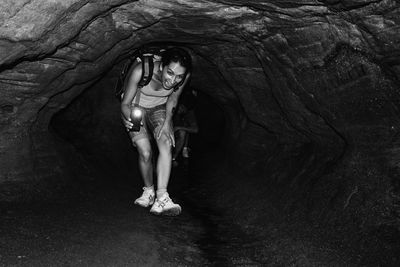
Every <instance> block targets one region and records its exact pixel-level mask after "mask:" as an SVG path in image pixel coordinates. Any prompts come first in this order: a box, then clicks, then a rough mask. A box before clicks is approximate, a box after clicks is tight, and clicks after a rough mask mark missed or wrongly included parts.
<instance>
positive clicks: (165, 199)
mask: <svg viewBox="0 0 400 267" xmlns="http://www.w3.org/2000/svg"><path fill="white" fill-rule="evenodd" d="M168 201H169V197H166V198H164V200H161V201H160V200H158V199H157V204H158V207H162V208H164V206H165V205H166V204H167V202H168Z"/></svg>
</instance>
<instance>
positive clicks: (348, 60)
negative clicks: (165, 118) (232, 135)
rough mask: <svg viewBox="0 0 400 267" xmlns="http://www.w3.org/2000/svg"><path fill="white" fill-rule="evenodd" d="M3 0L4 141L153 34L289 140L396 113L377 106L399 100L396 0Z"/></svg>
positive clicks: (216, 91) (203, 81) (198, 79)
mask: <svg viewBox="0 0 400 267" xmlns="http://www.w3.org/2000/svg"><path fill="white" fill-rule="evenodd" d="M2 5H3V6H2V8H1V11H0V113H1V118H0V127H1V128H0V130H1V131H2V136H3V137H4V138H5V139H7V142H5V141H3V142H0V143H1V144H2V151H7V150H8V149H9V146H10V144H11V143H13V142H9V141H10V140H16V141H15V142H18V141H17V140H20V139H21V138H22V136H23V134H22V133H21V128H22V129H23V130H22V132H26V129H27V128H29V127H27V125H28V126H29V125H33V124H38V125H37V126H38V127H37V128H46V127H45V126H46V125H47V124H48V123H49V120H50V118H51V116H52V115H53V114H54V113H55V112H57V111H58V110H60V109H61V108H63V107H65V106H66V105H68V103H70V102H71V101H72V100H73V99H74V98H75V97H76V96H78V95H79V94H80V93H81V92H82V91H83V90H85V89H86V88H88V87H90V86H91V85H92V84H93V83H95V82H96V81H98V80H99V79H100V78H102V77H103V76H104V75H105V73H107V72H108V71H109V70H110V69H111V68H113V66H116V65H117V64H119V63H120V62H121V61H122V60H123V59H124V58H126V56H127V55H129V53H131V52H132V51H133V50H134V49H135V48H137V47H139V46H141V45H143V44H146V43H149V42H176V43H179V44H180V45H183V46H185V47H187V48H188V49H190V51H191V52H192V54H193V55H194V66H195V72H194V75H193V83H195V84H196V85H197V86H198V87H200V88H201V90H203V91H204V92H206V93H208V94H210V95H211V96H212V97H213V98H215V99H216V101H217V102H219V103H221V104H222V105H224V103H225V104H226V103H230V102H237V103H239V104H240V106H241V108H242V109H243V110H244V113H245V114H246V116H247V117H248V118H249V120H250V121H252V122H254V123H255V124H257V125H260V126H261V127H263V128H265V129H267V130H269V131H272V132H275V133H279V135H280V136H282V138H283V139H285V138H286V140H290V139H293V136H295V137H296V138H295V139H296V140H300V141H301V140H305V139H310V138H311V139H321V138H322V139H327V138H325V137H324V136H330V135H331V134H332V129H331V128H332V127H333V128H335V129H336V130H337V129H339V131H340V130H341V129H344V130H343V132H345V128H346V127H347V126H346V125H347V124H346V123H354V122H355V121H357V122H360V121H362V117H363V116H361V115H359V114H361V113H362V114H364V115H365V112H370V113H369V114H370V117H369V119H370V120H372V121H379V120H380V119H381V117H382V114H391V112H392V110H389V111H387V110H386V109H385V110H384V111H382V108H381V106H386V104H389V106H391V107H392V109H394V110H395V109H397V106H398V105H397V104H396V103H393V101H395V100H396V101H397V99H398V90H397V88H398V85H399V79H400V65H399V64H400V60H399V56H400V27H399V25H400V9H399V3H398V2H397V1H395V0H383V1H372V0H349V1H331V0H329V1H312V0H304V1H302V0H297V1H296V0H294V1H287V0H279V1H233V0H231V1H228V0H227V1H223V0H220V1H198V0H196V1H194V0H179V1H176V0H170V1H154V0H147V1H128V0H102V1H101V0H99V1H89V0H53V1H42V0H7V1H3V3H2ZM365 88H368V89H365ZM381 88H385V91H379V90H381ZM110 90H111V89H110ZM360 95H362V97H360ZM360 99H361V100H360ZM354 106H357V107H358V109H357V110H356V111H355V112H354V110H352V108H353V107H354ZM371 106H372V109H373V112H371V111H370V109H371ZM368 110H369V111H368ZM364 117H365V116H364ZM43 126H44V127H43ZM328 139H329V138H328ZM3 165H4V164H3Z"/></svg>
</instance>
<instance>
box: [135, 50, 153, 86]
mask: <svg viewBox="0 0 400 267" xmlns="http://www.w3.org/2000/svg"><path fill="white" fill-rule="evenodd" d="M140 59H141V61H142V77H141V78H140V81H139V83H138V85H139V86H140V87H144V86H146V85H148V84H149V83H150V81H151V78H152V77H153V69H154V62H153V56H152V55H144V56H142V57H140Z"/></svg>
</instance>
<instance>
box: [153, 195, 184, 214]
mask: <svg viewBox="0 0 400 267" xmlns="http://www.w3.org/2000/svg"><path fill="white" fill-rule="evenodd" d="M181 211H182V208H181V206H179V205H178V204H175V203H174V202H173V201H172V199H171V198H170V197H169V195H168V193H164V195H163V196H162V197H161V198H159V199H158V198H157V199H156V202H154V204H153V206H152V207H151V209H150V212H151V213H153V214H156V215H166V216H177V215H179V214H180V213H181Z"/></svg>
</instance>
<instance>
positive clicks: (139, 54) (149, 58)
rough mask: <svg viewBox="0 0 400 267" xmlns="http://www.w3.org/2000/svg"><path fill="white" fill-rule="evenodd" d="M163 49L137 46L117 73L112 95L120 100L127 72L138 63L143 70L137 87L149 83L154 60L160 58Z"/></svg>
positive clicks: (123, 91)
mask: <svg viewBox="0 0 400 267" xmlns="http://www.w3.org/2000/svg"><path fill="white" fill-rule="evenodd" d="M164 50H165V49H161V48H157V47H153V48H139V49H137V50H136V51H135V52H134V53H133V55H132V56H130V57H129V58H128V60H127V61H126V62H125V64H124V66H123V67H122V70H121V73H120V74H119V76H118V79H117V82H116V83H115V86H114V95H115V97H116V98H117V99H118V100H119V101H121V100H122V97H123V95H124V93H125V89H126V88H125V87H126V82H127V78H128V74H130V73H131V72H132V70H133V69H134V68H135V67H136V66H137V65H138V64H140V63H141V64H142V70H143V71H142V77H141V78H140V81H139V83H138V87H139V88H142V87H144V86H146V85H148V84H149V83H150V81H151V78H152V77H153V68H154V61H155V60H156V61H160V60H161V54H162V52H163V51H164Z"/></svg>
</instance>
